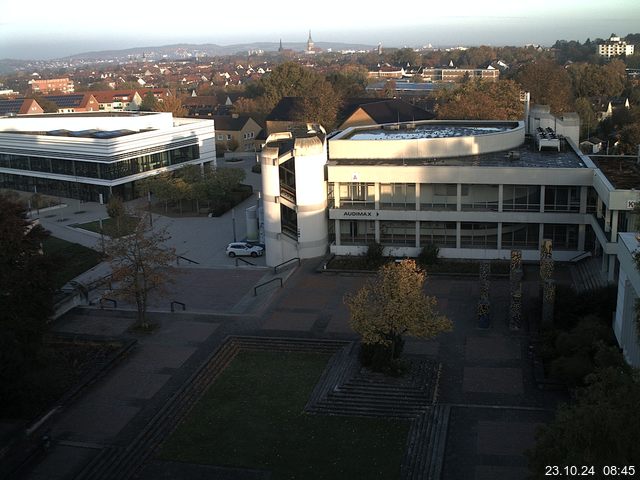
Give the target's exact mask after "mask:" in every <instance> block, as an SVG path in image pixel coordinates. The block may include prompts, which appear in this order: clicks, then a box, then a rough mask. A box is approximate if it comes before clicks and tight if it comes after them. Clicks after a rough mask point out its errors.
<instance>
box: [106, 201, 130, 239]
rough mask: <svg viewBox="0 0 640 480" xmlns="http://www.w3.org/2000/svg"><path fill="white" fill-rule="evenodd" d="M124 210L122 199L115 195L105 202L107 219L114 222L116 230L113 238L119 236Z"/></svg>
mask: <svg viewBox="0 0 640 480" xmlns="http://www.w3.org/2000/svg"><path fill="white" fill-rule="evenodd" d="M125 213H126V210H125V208H124V203H123V201H122V198H120V197H119V196H117V195H112V196H111V198H109V201H108V202H107V215H109V218H111V219H113V220H115V222H116V230H115V235H114V236H120V229H121V227H122V219H123V218H124V216H125Z"/></svg>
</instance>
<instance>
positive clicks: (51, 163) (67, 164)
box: [0, 145, 200, 180]
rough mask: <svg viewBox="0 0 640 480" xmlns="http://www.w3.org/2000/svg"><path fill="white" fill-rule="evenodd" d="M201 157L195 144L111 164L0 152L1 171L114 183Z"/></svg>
mask: <svg viewBox="0 0 640 480" xmlns="http://www.w3.org/2000/svg"><path fill="white" fill-rule="evenodd" d="M198 158H200V149H199V147H198V145H191V146H188V147H182V148H177V149H174V150H169V151H165V152H158V153H152V154H149V155H142V156H139V157H135V158H130V159H127V160H120V161H118V162H111V163H99V162H84V161H80V160H63V159H59V158H48V157H30V156H21V155H10V154H2V153H0V168H13V169H17V170H30V171H35V172H43V173H54V174H60V175H69V176H73V177H86V178H100V179H104V180H115V179H117V178H122V177H128V176H130V175H135V174H136V173H140V172H146V171H149V170H155V169H158V168H163V167H168V166H170V165H177V164H179V163H184V162H188V161H190V160H196V159H198Z"/></svg>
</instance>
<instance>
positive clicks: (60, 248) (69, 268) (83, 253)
mask: <svg viewBox="0 0 640 480" xmlns="http://www.w3.org/2000/svg"><path fill="white" fill-rule="evenodd" d="M42 250H43V252H44V254H45V255H50V256H53V257H55V258H56V260H57V261H58V268H57V269H56V271H55V272H54V282H55V287H56V288H60V287H62V286H63V285H64V284H65V283H67V282H68V281H69V280H73V279H74V278H75V277H77V276H78V275H80V274H81V273H84V272H86V271H87V270H89V269H90V268H92V267H94V266H96V265H97V264H98V263H100V262H101V260H102V254H100V253H99V252H96V251H95V250H93V249H91V248H87V247H84V246H82V245H78V244H77V243H71V242H67V241H66V240H62V239H60V238H56V237H49V238H47V239H46V240H45V241H44V242H43V245H42Z"/></svg>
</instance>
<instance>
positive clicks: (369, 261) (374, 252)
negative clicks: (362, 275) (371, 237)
mask: <svg viewBox="0 0 640 480" xmlns="http://www.w3.org/2000/svg"><path fill="white" fill-rule="evenodd" d="M383 250H384V247H383V246H382V245H381V244H379V243H377V242H371V243H370V244H369V245H368V246H367V253H365V254H364V261H365V264H366V266H367V268H368V269H370V270H377V269H378V268H379V267H380V266H381V265H382V264H383V263H384V256H383V255H382V252H383Z"/></svg>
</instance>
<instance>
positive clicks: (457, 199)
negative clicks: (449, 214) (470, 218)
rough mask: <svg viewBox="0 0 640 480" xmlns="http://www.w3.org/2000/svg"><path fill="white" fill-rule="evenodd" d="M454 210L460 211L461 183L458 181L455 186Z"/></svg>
mask: <svg viewBox="0 0 640 480" xmlns="http://www.w3.org/2000/svg"><path fill="white" fill-rule="evenodd" d="M456 210H457V211H458V212H461V211H462V184H461V183H458V184H457V188H456Z"/></svg>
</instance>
